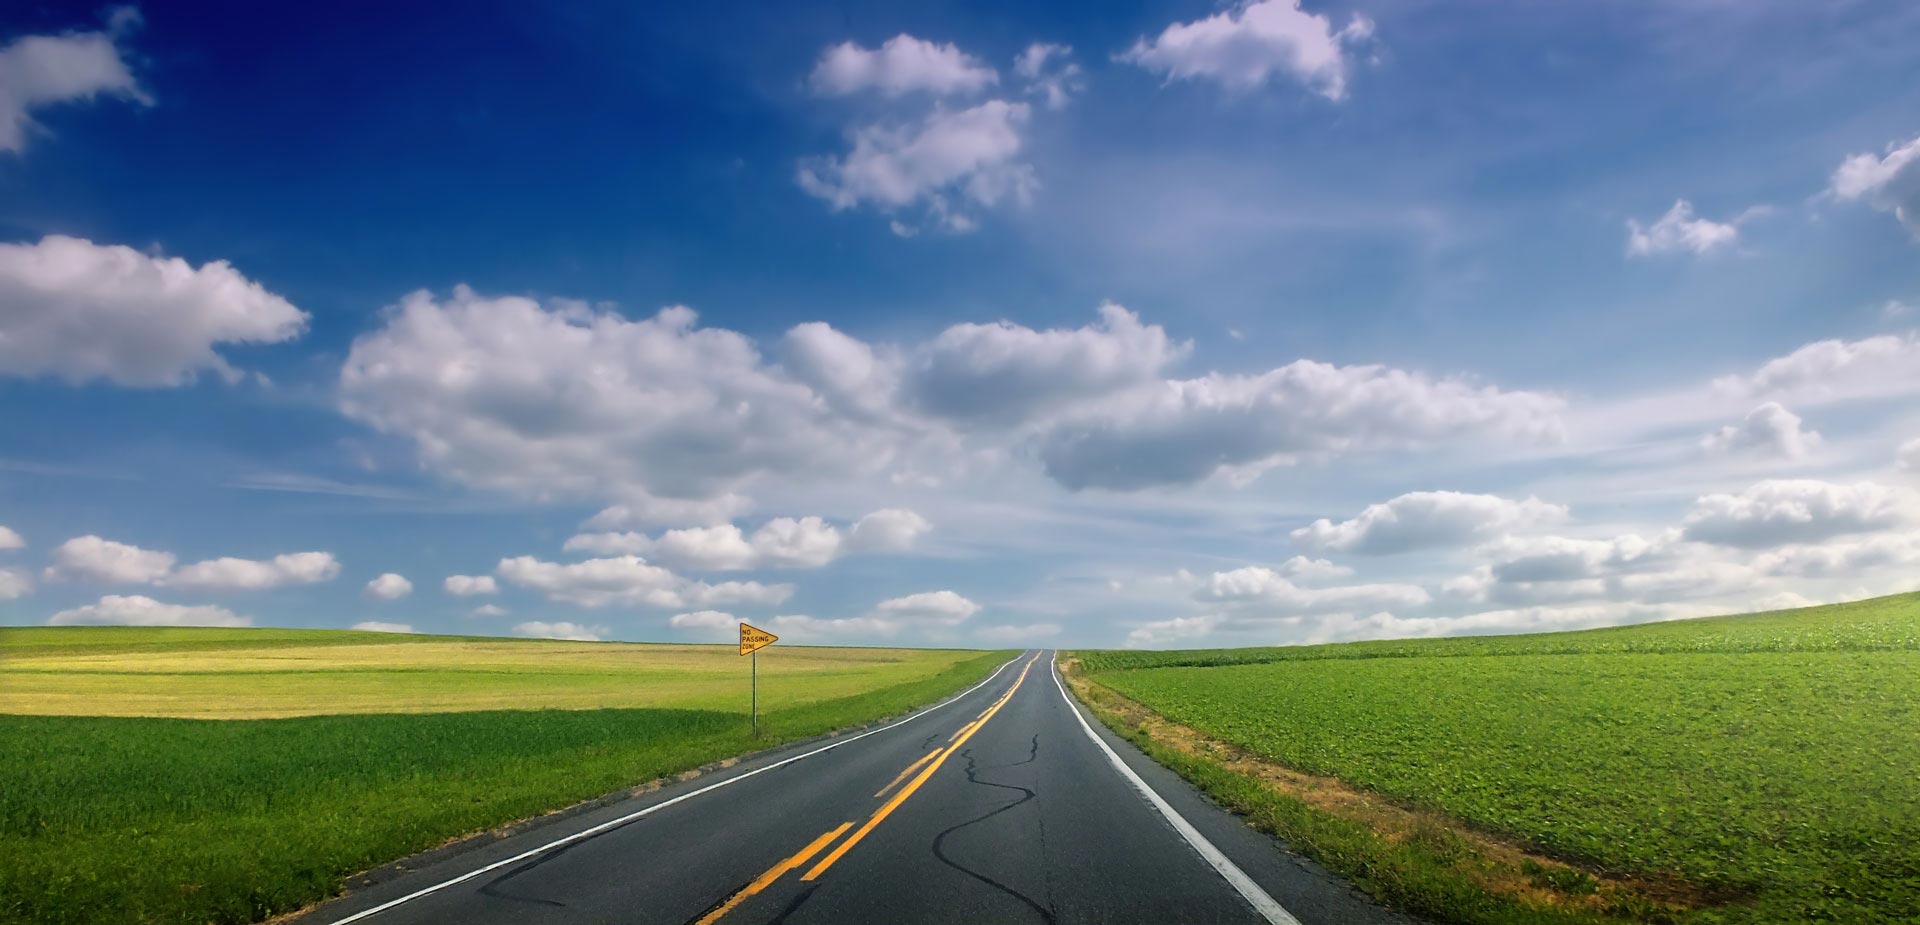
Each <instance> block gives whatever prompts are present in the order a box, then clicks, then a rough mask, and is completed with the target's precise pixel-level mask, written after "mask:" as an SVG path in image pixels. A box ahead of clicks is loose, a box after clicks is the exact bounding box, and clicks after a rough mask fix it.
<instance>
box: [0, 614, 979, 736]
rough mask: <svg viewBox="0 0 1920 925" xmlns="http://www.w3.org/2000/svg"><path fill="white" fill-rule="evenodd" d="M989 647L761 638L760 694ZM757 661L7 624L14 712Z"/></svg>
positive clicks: (894, 674)
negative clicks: (769, 641) (765, 643)
mask: <svg viewBox="0 0 1920 925" xmlns="http://www.w3.org/2000/svg"><path fill="white" fill-rule="evenodd" d="M250 634H254V635H250ZM976 655H978V653H976V652H964V651H958V650H939V649H923V650H915V649H828V648H814V647H805V646H779V645H776V646H773V647H770V648H768V649H764V650H762V651H761V652H760V695H761V697H762V698H763V702H764V703H766V704H769V705H775V706H778V707H792V706H799V705H803V704H808V703H816V702H819V701H823V700H833V699H835V698H839V697H846V696H850V695H853V694H858V693H862V692H864V691H869V690H873V689H875V688H876V687H886V686H889V685H891V684H894V683H899V682H904V681H911V680H914V679H916V678H922V677H925V676H927V675H928V674H929V673H936V672H938V671H940V670H942V669H944V668H947V667H950V666H952V665H953V664H955V663H957V662H961V661H964V660H967V659H970V658H973V657H974V656H976ZM747 667H748V666H747V660H746V659H744V658H741V657H740V655H739V654H738V649H736V648H734V647H732V646H690V645H649V644H641V643H599V642H563V641H557V640H546V639H488V638H484V637H474V638H462V637H448V636H421V635H406V634H392V633H358V632H351V631H348V632H340V631H330V630H246V629H206V630H191V629H147V628H140V627H71V628H68V627H59V628H55V627H44V628H43V627H34V628H24V629H4V628H0V713H10V714H28V715H43V716H44V715H59V716H172V717H181V718H202V719H268V718H278V717H291V716H318V715H332V714H341V713H451V712H471V711H477V710H540V709H556V710H587V709H602V708H638V707H685V708H689V709H701V710H721V711H739V712H745V711H746V710H747V708H748V699H749V696H750V692H749V688H748V677H747Z"/></svg>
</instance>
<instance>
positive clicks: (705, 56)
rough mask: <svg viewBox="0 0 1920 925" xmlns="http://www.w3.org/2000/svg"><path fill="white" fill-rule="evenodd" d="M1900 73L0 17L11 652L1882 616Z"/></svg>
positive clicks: (1919, 198)
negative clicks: (475, 637)
mask: <svg viewBox="0 0 1920 925" xmlns="http://www.w3.org/2000/svg"><path fill="white" fill-rule="evenodd" d="M1915 47H1920V10H1916V9H1915V8H1913V7H1912V5H1910V4H1901V3H1890V2H1889V3H1873V2H1837V3H1827V4H1793V3H1734V2H1717V0H1689V2H1678V3H1676V2H1662V3H1610V4H1527V3H1474V4H1449V5H1444V6H1437V5H1433V4H1420V3H1410V2H1393V0H1380V2H1373V0H1362V2H1357V3H1342V4H1322V3H1313V2H1306V3H1304V5H1303V4H1299V3H1292V2H1287V0H1268V2H1264V3H1255V4H1240V5H1226V6H1221V5H1207V4H1205V3H1180V2H1159V3H1139V4H1101V5H1100V6H1099V7H1097V8H1095V7H1091V6H1082V7H1078V8H1076V7H1071V6H1065V5H1061V6H1055V7H1046V8H1035V7H1033V5H1031V4H1007V5H1004V6H1001V7H996V8H987V7H969V8H966V9H962V8H959V7H947V6H942V5H937V4H916V5H914V6H913V7H912V8H911V9H901V8H899V5H897V4H885V5H882V4H874V5H870V6H869V5H859V4H840V5H834V6H802V5H798V4H793V5H785V6H782V7H780V8H777V9H773V10H769V9H764V8H761V7H760V6H742V7H740V8H737V9H736V8H732V7H729V6H727V5H724V4H716V5H709V6H705V7H701V8H699V9H691V8H690V9H687V10H684V11H667V10H662V9H641V8H635V7H632V6H631V5H616V4H593V3H586V4H569V5H567V6H565V7H564V8H562V9H541V8H538V7H532V6H528V5H525V4H499V5H494V6H482V5H475V6H471V7H468V8H464V9H463V10H462V11H461V13H460V15H458V16H451V15H428V14H426V13H424V12H422V11H420V10H417V9H405V8H401V7H396V6H394V5H392V4H337V5H327V6H325V7H316V8H312V9H292V8H285V9H272V10H263V9H236V8H234V7H232V6H231V5H226V4H210V5H196V4H193V3H172V4H167V5H166V6H164V7H160V6H142V7H98V6H93V5H65V4H39V5H30V6H29V7H28V8H25V9H9V10H8V11H7V12H6V13H4V14H0V527H4V528H5V529H4V531H3V532H0V622H4V623H11V624H39V623H46V622H50V621H51V622H56V623H99V622H137V623H161V624H165V623H208V622H212V623H228V624H232V623H240V622H249V623H251V624H253V625H285V626H318V627H344V626H351V625H355V624H361V623H368V622H371V623H379V624H392V625H397V626H405V627H410V628H412V629H414V630H417V631H423V632H467V633H489V634H512V633H518V634H522V635H543V634H545V635H551V634H559V635H591V636H598V637H601V638H610V639H613V638H617V639H647V640H653V639H659V640H687V641H692V640H714V639H724V638H725V637H726V635H727V633H728V632H729V630H728V627H730V625H731V622H732V620H734V619H747V620H751V621H754V622H756V623H761V624H762V625H769V626H771V627H773V628H774V629H775V631H776V632H782V633H783V635H786V636H788V637H789V638H791V639H794V640H798V641H811V642H852V643H862V644H881V643H888V642H900V643H914V644H947V645H984V644H994V645H999V644H1061V645H1144V646H1162V645H1209V644H1223V645H1224V644H1258V643H1278V642H1296V641H1320V640H1330V639H1348V638H1362V637H1369V636H1397V635H1427V634H1440V633H1456V632H1498V631H1513V630H1528V629H1554V628H1567V627H1577V626H1592V625H1603V624H1610V623H1620V622H1632V621H1639V620H1651V619H1666V618H1673V617H1682V616H1689V615H1695V614H1701V613H1711V612H1724V611H1728V610H1737V609H1746V608H1753V607H1767V606H1781V605H1787V604H1794V603H1801V602H1806V601H1826V600H1838V599H1845V598H1850V597H1858V596H1864V595H1868V594H1876V593H1886V592H1891V591H1896V590H1908V589H1910V588H1912V587H1914V586H1915V584H1914V580H1913V579H1912V578H1911V577H1910V576H1911V575H1913V574H1915V571H1914V568H1913V566H1914V565H1916V564H1920V533H1917V532H1916V530H1920V493H1917V492H1920V443H1917V442H1915V441H1917V440H1920V411H1916V405H1915V402H1914V399H1915V398H1916V396H1920V339H1917V338H1916V334H1915V328H1916V326H1917V325H1920V261H1917V259H1916V258H1920V56H1917V55H1915V54H1913V52H1912V49H1913V48H1915ZM1321 521H1324V523H1321ZM388 573H391V574H394V575H398V576H403V577H404V578H405V579H406V581H405V583H404V590H403V584H402V583H401V582H398V581H395V580H393V579H384V580H380V581H379V582H378V583H377V584H373V583H374V582H376V580H377V579H380V576H383V575H386V574H388ZM449 576H473V577H475V578H479V577H485V578H487V579H490V582H466V583H460V582H456V583H455V584H456V585H459V587H460V588H461V589H462V590H465V591H468V592H469V593H466V594H457V593H454V592H453V591H452V590H450V589H449V586H448V584H447V582H446V579H447V578H448V577H449ZM489 585H490V586H491V590H490V591H489V590H486V589H487V587H488V586H489ZM480 608H485V609H484V610H479V609H480ZM477 610H479V612H476V611H477Z"/></svg>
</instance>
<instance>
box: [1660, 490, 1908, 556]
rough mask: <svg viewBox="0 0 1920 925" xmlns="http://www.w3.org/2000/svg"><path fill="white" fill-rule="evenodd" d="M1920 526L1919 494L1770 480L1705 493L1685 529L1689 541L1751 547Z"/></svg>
mask: <svg viewBox="0 0 1920 925" xmlns="http://www.w3.org/2000/svg"><path fill="white" fill-rule="evenodd" d="M1915 523H1920V493H1916V492H1914V491H1912V490H1910V489H1906V488H1898V487H1892V486H1887V485H1881V484H1878V483H1876V482H1856V483H1853V484H1851V485H1848V484H1840V483H1835V482H1823V481H1819V480H1816V479H1772V480H1768V481H1764V482H1757V483H1755V484H1753V485H1752V486H1750V487H1748V488H1747V489H1746V490H1744V491H1741V492H1739V493H1737V494H1710V495H1703V496H1701V497H1700V498H1699V499H1698V500H1696V501H1695V502H1694V504H1693V508H1692V510H1690V511H1689V512H1688V513H1687V515H1686V518H1685V520H1684V521H1683V522H1682V529H1683V530H1684V531H1685V536H1686V538H1687V539H1690V540H1697V541H1699V542H1703V543H1714V544H1718V545H1722V546H1733V547H1740V548H1748V549H1761V548H1767V547H1772V546H1782V545H1786V544H1790V543H1817V542H1820V541H1824V540H1828V539H1832V538H1834V537H1838V536H1846V535H1848V534H1856V533H1872V532H1876V531H1880V530H1890V529H1896V528H1903V527H1907V526H1910V525H1913V524H1915Z"/></svg>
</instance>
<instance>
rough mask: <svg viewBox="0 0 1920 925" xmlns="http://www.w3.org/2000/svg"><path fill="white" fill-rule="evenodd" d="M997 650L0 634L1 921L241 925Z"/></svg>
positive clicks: (875, 709) (780, 736) (907, 702)
mask: <svg viewBox="0 0 1920 925" xmlns="http://www.w3.org/2000/svg"><path fill="white" fill-rule="evenodd" d="M1011 656H1012V653H982V652H969V651H947V650H909V649H826V648H807V647H796V646H786V645H776V646H773V647H771V648H768V649H765V650H762V651H761V653H760V735H759V736H758V737H757V738H756V737H754V736H752V735H751V734H750V733H749V731H748V724H747V707H748V696H749V691H748V686H747V682H748V678H747V660H746V659H744V658H741V657H740V656H739V655H738V654H737V653H736V650H735V649H733V648H732V647H729V646H671V645H637V644H623V643H570V642H554V641H544V640H488V639H478V638H473V639H462V638H450V637H433V636H403V635H387V634H379V633H352V632H330V631H299V630H226V629H205V630H187V629H144V628H121V627H113V628H105V627H102V628H94V627H75V628H32V629H0V921H5V922H36V923H67V922H72V923H81V922H170V923H171V922H177V923H199V922H219V923H239V922H253V921H259V920H262V919H265V918H269V917H271V916H274V915H278V914H281V913H284V912H287V911H290V910H293V909H298V908H300V907H301V906H303V905H305V904H307V903H310V902H313V901H315V900H318V899H321V898H324V897H326V896H328V895H331V894H333V893H335V892H337V891H338V890H339V889H340V888H341V886H342V884H343V883H344V881H345V879H346V878H347V877H348V876H350V875H351V874H353V873H355V872H357V871H360V870H365V869H367V868H370V867H374V866H378V865H379V864H382V863H385V862H387V861H391V860H395V859H397V858H400V857H404V856H406V855H408V854H412V853H414V852H417V851H420V850H424V849H426V848H431V847H434V846H436V845H439V844H441V843H443V842H445V841H447V840H448V839H450V838H455V837H458V836H461V835H464V834H468V833H472V832H477V831H481V830H484V829H488V828H492V827H495V826H498V825H501V824H503V823H506V822H510V821H513V820H516V819H522V818H526V817H529V816H533V815H538V814H540V813H543V812H547V811H550V810H553V809H556V808H559V807H563V806H566V805H568V804H571V803H575V802H578V801H580V800H586V799H592V798H594V797H598V796H601V795H603V794H607V793H610V792H613V791H616V790H619V789H621V788H623V787H630V786H634V785H636V784H641V783H644V782H647V781H650V780H655V779H658V778H661V777H664V776H668V775H672V774H676V773H679V772H682V771H685V770H687V769H689V768H694V767H698V766H700V765H703V764H706V763H709V762H713V761H717V760H720V759H722V758H726V757H729V756H732V755H737V754H741V753H743V752H748V751H752V750H754V749H756V748H763V747H766V746H769V745H772V744H776V743H778V742H782V741H789V740H792V739H797V738H804V737H807V736H811V735H817V734H820V733H824V732H828V731H830V730H833V729H836V728H842V727H846V726H851V725H858V724H861V723H866V722H871V721H873V720H875V719H879V718H881V717H885V716H889V715H893V714H897V713H900V712H903V711H905V710H908V709H911V708H913V707H917V706H921V705H924V704H927V703H930V702H933V701H935V700H938V699H940V698H941V697H943V696H945V695H947V694H951V693H954V692H956V691H959V690H961V689H962V688H964V687H966V686H967V685H969V684H972V683H973V682H975V681H977V680H979V679H980V678H982V677H984V676H985V675H986V674H987V673H988V672H990V671H992V670H993V669H994V668H995V667H996V666H998V665H999V664H1000V663H1001V662H1003V661H1005V660H1006V659H1007V658H1010V657H1011Z"/></svg>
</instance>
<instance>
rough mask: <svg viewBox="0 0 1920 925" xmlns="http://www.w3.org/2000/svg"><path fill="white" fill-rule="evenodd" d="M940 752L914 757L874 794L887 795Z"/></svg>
mask: <svg viewBox="0 0 1920 925" xmlns="http://www.w3.org/2000/svg"><path fill="white" fill-rule="evenodd" d="M939 754H940V752H939V750H938V749H936V750H934V751H930V752H928V753H926V754H924V755H921V756H920V757H919V758H916V759H914V762H913V763H912V764H910V765H907V766H906V768H905V769H904V770H902V771H901V772H900V773H899V774H896V775H894V777H893V780H891V781H888V782H887V785H886V786H885V787H882V788H880V792H879V793H876V794H874V796H875V797H883V796H886V795H887V791H889V790H892V789H893V788H895V787H898V786H900V782H901V781H903V780H906V779H907V775H909V774H912V773H913V772H915V771H918V770H920V766H921V765H923V764H926V763H927V762H929V761H932V760H933V759H934V757H935V756H937V755H939ZM848 825H852V823H848Z"/></svg>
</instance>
